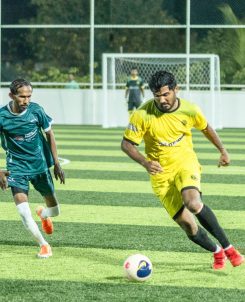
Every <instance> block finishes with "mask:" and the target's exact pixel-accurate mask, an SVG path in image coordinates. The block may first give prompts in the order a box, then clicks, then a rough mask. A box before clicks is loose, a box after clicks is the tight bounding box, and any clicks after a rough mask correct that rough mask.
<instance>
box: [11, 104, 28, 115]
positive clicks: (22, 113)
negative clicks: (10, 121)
mask: <svg viewBox="0 0 245 302" xmlns="http://www.w3.org/2000/svg"><path fill="white" fill-rule="evenodd" d="M7 108H8V111H9V112H10V113H11V114H13V115H16V116H21V115H24V114H25V113H26V111H27V109H25V110H24V111H22V112H21V113H15V112H13V111H12V110H11V107H10V102H9V103H8V105H7ZM27 108H28V107H27Z"/></svg>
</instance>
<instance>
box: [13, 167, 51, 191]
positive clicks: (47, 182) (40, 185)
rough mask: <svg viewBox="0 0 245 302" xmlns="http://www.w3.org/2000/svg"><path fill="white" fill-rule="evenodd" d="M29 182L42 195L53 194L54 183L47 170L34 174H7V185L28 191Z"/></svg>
mask: <svg viewBox="0 0 245 302" xmlns="http://www.w3.org/2000/svg"><path fill="white" fill-rule="evenodd" d="M29 182H30V183H31V184H32V185H33V187H34V188H35V190H37V191H38V192H39V193H40V194H41V195H42V196H47V195H53V193H54V183H53V179H52V175H51V173H50V171H49V170H47V171H45V172H43V173H41V174H35V175H28V176H27V175H16V174H11V175H10V176H8V186H9V187H12V188H18V189H22V190H24V191H26V192H27V193H28V191H29Z"/></svg>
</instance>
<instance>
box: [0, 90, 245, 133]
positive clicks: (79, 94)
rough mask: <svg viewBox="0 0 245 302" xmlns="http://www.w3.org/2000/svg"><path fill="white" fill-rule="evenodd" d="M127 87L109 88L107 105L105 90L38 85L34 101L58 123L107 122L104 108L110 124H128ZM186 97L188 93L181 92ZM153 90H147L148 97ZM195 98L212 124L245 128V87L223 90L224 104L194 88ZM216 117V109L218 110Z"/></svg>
mask: <svg viewBox="0 0 245 302" xmlns="http://www.w3.org/2000/svg"><path fill="white" fill-rule="evenodd" d="M8 93H9V89H7V88H2V89H1V93H0V106H3V105H5V104H6V103H8V102H9V100H10V99H9V96H8ZM124 93H125V92H124V90H117V91H115V92H112V91H108V97H107V101H108V108H109V110H106V108H105V106H104V98H103V90H101V89H98V90H89V89H88V90H86V89H81V90H80V89H79V90H71V89H44V88H35V89H34V91H33V96H32V101H34V102H37V103H39V104H40V105H41V106H42V107H44V109H45V111H46V112H47V113H48V114H49V115H50V116H51V117H52V118H53V119H54V122H55V123H56V124H91V125H102V124H103V123H104V117H103V116H104V114H103V113H104V111H107V113H108V117H109V119H108V120H109V126H122V127H124V126H126V124H127V121H128V114H127V106H126V103H125V100H124ZM179 96H180V97H185V95H184V93H183V92H182V93H181V92H180V93H179ZM151 97H152V94H151V92H150V91H149V90H147V91H146V99H147V98H151ZM189 99H190V100H191V101H193V102H195V103H197V104H198V105H199V106H200V107H201V108H202V110H203V112H204V114H205V115H206V116H207V118H208V120H209V121H210V123H211V124H213V125H214V126H216V127H219V126H220V125H222V126H223V127H224V128H245V117H244V113H245V91H222V92H221V98H220V105H219V104H218V102H216V105H215V107H214V106H213V105H212V102H211V101H210V96H209V95H207V93H205V92H197V91H195V92H191V94H190V98H189ZM214 111H216V112H215V113H214V116H215V120H214V119H213V115H212V112H214Z"/></svg>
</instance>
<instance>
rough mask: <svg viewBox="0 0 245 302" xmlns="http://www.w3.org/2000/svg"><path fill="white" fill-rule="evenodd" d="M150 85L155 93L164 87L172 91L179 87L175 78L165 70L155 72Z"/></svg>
mask: <svg viewBox="0 0 245 302" xmlns="http://www.w3.org/2000/svg"><path fill="white" fill-rule="evenodd" d="M148 84H149V87H150V89H151V91H152V92H153V93H155V92H157V91H159V90H160V88H161V87H163V86H168V88H169V89H170V90H173V89H174V88H175V87H176V86H177V82H176V79H175V76H174V75H173V74H172V73H170V72H168V71H165V70H159V71H157V72H155V73H154V74H153V75H152V76H151V78H150V80H149V82H148Z"/></svg>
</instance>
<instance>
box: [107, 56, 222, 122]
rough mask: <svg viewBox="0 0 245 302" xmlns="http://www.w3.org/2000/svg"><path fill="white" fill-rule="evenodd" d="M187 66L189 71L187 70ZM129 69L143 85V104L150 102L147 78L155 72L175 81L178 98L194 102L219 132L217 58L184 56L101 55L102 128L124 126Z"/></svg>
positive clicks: (150, 95)
mask: <svg viewBox="0 0 245 302" xmlns="http://www.w3.org/2000/svg"><path fill="white" fill-rule="evenodd" d="M188 66H189V69H188ZM132 68H137V69H138V73H139V76H140V77H141V78H142V79H143V81H144V83H145V84H146V85H145V88H146V89H145V100H147V99H149V98H152V93H151V91H150V90H149V89H147V88H148V87H147V83H148V81H149V78H150V77H151V75H152V74H153V73H155V72H156V71H157V70H167V71H169V72H171V73H173V74H174V75H175V77H176V80H177V83H178V86H179V87H180V88H181V89H180V92H179V93H180V97H183V98H186V99H190V100H193V101H194V102H195V103H197V104H198V105H199V106H200V107H201V108H202V110H203V112H204V114H205V115H206V117H207V119H208V121H210V123H211V125H212V126H213V127H214V128H222V125H221V114H222V113H221V106H220V96H219V91H220V66H219V57H218V56H217V55H201V54H200V55H194V54H191V55H190V56H189V57H187V56H186V55H184V54H182V55H181V54H176V55H175V54H172V55H166V54H165V55H160V54H159V56H158V55H156V54H152V55H151V54H145V55H143V54H139V55H138V54H104V55H103V100H104V108H103V109H104V111H103V126H104V127H117V126H125V125H126V124H127V121H128V115H127V109H126V106H125V99H124V95H125V90H124V89H125V85H126V81H127V79H128V77H129V75H130V71H131V70H132Z"/></svg>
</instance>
